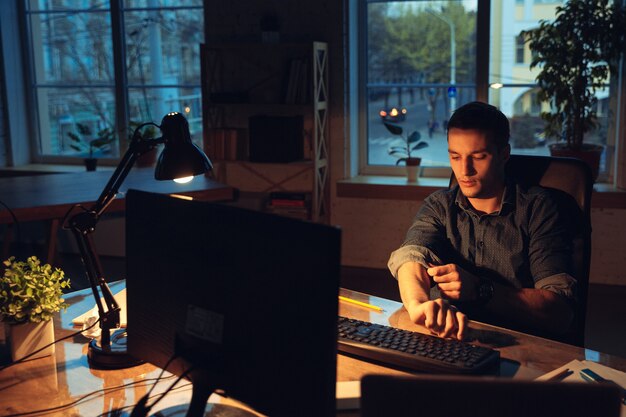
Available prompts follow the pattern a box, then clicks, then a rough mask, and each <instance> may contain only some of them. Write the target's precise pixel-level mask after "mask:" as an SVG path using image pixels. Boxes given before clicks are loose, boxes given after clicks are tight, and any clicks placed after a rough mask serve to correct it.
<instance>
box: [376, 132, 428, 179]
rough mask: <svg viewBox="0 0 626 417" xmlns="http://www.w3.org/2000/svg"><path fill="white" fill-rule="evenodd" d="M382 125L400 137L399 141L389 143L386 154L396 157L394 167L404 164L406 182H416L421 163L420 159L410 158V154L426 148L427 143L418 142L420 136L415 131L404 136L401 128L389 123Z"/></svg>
mask: <svg viewBox="0 0 626 417" xmlns="http://www.w3.org/2000/svg"><path fill="white" fill-rule="evenodd" d="M383 124H384V125H385V127H386V128H387V130H388V131H389V132H390V133H392V134H394V135H398V136H400V138H399V139H397V140H395V141H393V142H392V143H391V145H390V146H389V149H388V150H387V152H388V153H389V155H391V156H396V157H398V160H397V161H396V165H399V164H400V163H401V162H404V163H405V164H406V170H407V180H408V181H409V182H415V181H417V177H418V175H417V174H418V171H419V166H420V164H421V163H422V158H419V157H416V156H412V155H411V152H412V151H418V150H420V149H423V148H426V147H427V146H428V143H427V142H425V141H423V140H420V138H421V135H420V132H418V131H417V130H416V131H414V132H412V133H411V134H408V135H405V134H404V129H403V128H402V126H399V125H397V124H393V123H389V122H383Z"/></svg>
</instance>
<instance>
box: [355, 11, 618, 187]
mask: <svg viewBox="0 0 626 417" xmlns="http://www.w3.org/2000/svg"><path fill="white" fill-rule="evenodd" d="M559 4H562V1H537V0H534V1H533V0H524V1H517V0H502V1H491V2H488V1H482V0H438V1H420V0H414V1H383V0H361V3H360V4H359V8H358V10H359V13H360V14H361V16H360V22H361V25H360V28H361V29H364V30H363V32H362V33H361V35H360V36H361V37H360V47H361V50H360V51H361V52H360V63H361V65H362V66H363V67H362V72H361V74H362V77H361V79H363V80H364V82H362V83H361V86H362V90H361V95H360V96H361V108H360V111H359V114H360V115H362V116H361V119H362V120H361V123H360V127H361V132H360V135H359V137H360V138H361V139H360V141H361V142H360V170H359V172H360V173H361V174H397V175H404V173H403V172H402V169H401V168H397V167H395V164H396V158H395V157H392V156H390V155H389V154H388V148H389V146H390V145H391V143H392V142H393V140H394V139H395V137H394V136H393V135H391V134H390V133H389V132H388V131H387V130H386V129H385V127H384V125H383V123H382V122H383V119H386V120H389V121H392V122H395V123H397V124H399V125H400V126H402V127H403V128H404V130H405V131H408V132H412V131H414V130H417V131H418V132H419V133H420V135H421V138H422V139H424V140H426V141H427V142H428V143H429V146H428V147H426V148H424V149H421V150H419V151H418V152H417V154H418V155H417V156H421V157H422V165H423V166H427V167H436V166H448V165H449V162H448V155H447V143H446V129H445V127H446V126H445V123H446V120H447V119H448V118H449V117H450V112H451V111H453V110H454V109H455V108H457V107H459V106H461V105H463V104H465V103H467V102H469V101H473V100H475V99H476V96H477V89H480V88H483V86H476V84H475V83H476V79H477V75H478V76H479V77H478V79H487V80H488V82H489V85H490V86H491V88H489V90H488V91H489V93H488V101H489V102H490V103H491V104H493V105H495V106H497V107H498V108H499V109H500V110H502V111H503V112H504V114H505V115H506V116H507V117H508V118H509V120H510V122H511V127H512V136H511V146H512V152H513V153H518V154H533V155H548V154H549V150H548V146H547V145H549V143H550V141H547V140H546V139H545V138H544V137H543V134H542V130H543V121H542V120H541V119H540V117H539V114H540V112H541V109H542V107H543V108H545V106H547V103H543V104H541V103H538V102H537V100H536V94H537V85H536V83H535V76H536V72H537V70H534V71H532V72H531V71H530V69H529V64H530V57H531V53H530V51H529V49H528V45H527V44H525V43H524V40H523V39H522V38H521V37H520V32H521V31H522V30H526V29H530V28H533V27H536V26H538V22H539V20H542V19H547V20H549V19H553V18H554V16H555V12H556V7H557V6H558V5H559ZM482 7H490V25H489V45H487V44H486V42H485V43H478V42H477V33H478V28H477V16H478V15H479V14H480V13H481V12H480V10H481V8H482ZM452 35H454V36H452ZM487 47H488V48H489V50H488V51H487V50H485V49H486V48H487ZM453 50H454V51H455V56H454V59H453V58H452V57H451V51H453ZM477 55H482V56H488V57H489V66H488V67H487V66H480V65H479V64H478V63H477V62H476V56H477ZM525 58H526V59H525ZM478 68H485V71H487V70H488V74H486V75H485V74H477V71H479V70H478ZM485 87H486V86H485ZM613 95H615V94H613ZM598 96H599V106H598V116H599V122H600V126H599V128H598V129H596V131H595V132H592V133H591V134H588V135H587V137H588V138H589V139H586V141H588V142H596V143H600V144H602V145H605V147H606V148H605V152H604V155H603V159H602V162H601V164H602V165H601V176H600V180H603V179H604V180H607V179H611V178H612V175H613V167H612V165H613V162H612V161H613V155H614V150H615V142H616V140H615V133H614V129H612V126H611V125H610V123H611V121H610V120H609V117H608V114H609V107H610V106H609V102H610V100H611V97H612V96H611V92H610V91H609V88H608V86H607V88H606V89H604V90H603V91H602V92H600V93H598ZM394 107H395V108H397V109H398V110H399V113H398V114H400V116H399V117H390V116H389V114H390V111H391V110H392V109H393V108H394ZM402 109H404V110H405V111H404V112H402ZM381 112H382V113H381ZM616 114H617V112H616ZM383 116H384V117H383ZM613 123H615V121H613ZM612 132H613V133H612ZM433 172H435V170H433ZM448 172H449V171H448ZM435 175H436V174H435ZM444 175H446V174H444Z"/></svg>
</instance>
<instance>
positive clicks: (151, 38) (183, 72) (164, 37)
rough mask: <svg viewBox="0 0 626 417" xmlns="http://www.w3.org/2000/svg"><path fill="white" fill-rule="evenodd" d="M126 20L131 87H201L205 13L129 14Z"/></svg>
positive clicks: (128, 71) (127, 63)
mask: <svg viewBox="0 0 626 417" xmlns="http://www.w3.org/2000/svg"><path fill="white" fill-rule="evenodd" d="M124 20H125V23H126V67H127V77H128V82H129V84H153V85H159V84H169V85H171V84H189V83H192V84H199V82H200V55H199V54H200V52H199V47H198V44H199V43H201V42H203V39H204V34H203V33H204V31H203V19H202V13H198V11H197V10H188V9H183V10H177V11H141V12H127V13H126V14H125V17H124Z"/></svg>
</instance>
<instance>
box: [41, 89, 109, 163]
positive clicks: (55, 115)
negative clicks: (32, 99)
mask: <svg viewBox="0 0 626 417" xmlns="http://www.w3.org/2000/svg"><path fill="white" fill-rule="evenodd" d="M37 103H38V105H39V107H38V109H39V129H40V136H41V139H42V140H41V142H40V143H41V145H40V146H41V148H40V153H41V154H42V155H62V156H80V157H86V156H88V155H89V142H90V141H91V140H93V139H97V138H98V137H102V136H104V135H106V134H109V133H110V132H111V131H112V130H113V128H114V120H115V118H114V117H115V116H114V114H115V100H114V94H113V90H112V89H109V88H89V89H82V88H63V89H60V88H39V89H37ZM73 135H75V136H74V139H72V136H73ZM93 153H94V156H95V157H117V156H119V149H118V147H117V142H113V143H111V144H109V145H106V146H103V147H102V148H99V149H93Z"/></svg>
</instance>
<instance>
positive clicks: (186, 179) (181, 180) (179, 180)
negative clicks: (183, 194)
mask: <svg viewBox="0 0 626 417" xmlns="http://www.w3.org/2000/svg"><path fill="white" fill-rule="evenodd" d="M192 179H193V175H190V176H189V177H181V178H174V182H175V183H178V184H187V183H188V182H190V181H191V180H192Z"/></svg>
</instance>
